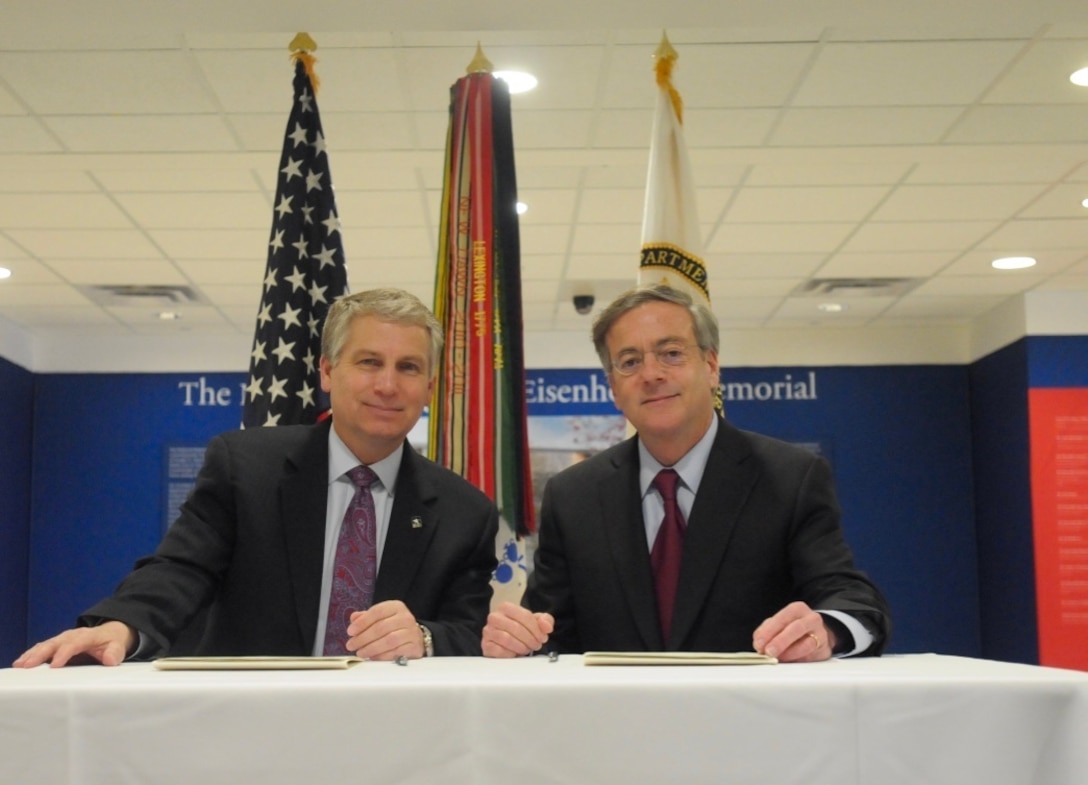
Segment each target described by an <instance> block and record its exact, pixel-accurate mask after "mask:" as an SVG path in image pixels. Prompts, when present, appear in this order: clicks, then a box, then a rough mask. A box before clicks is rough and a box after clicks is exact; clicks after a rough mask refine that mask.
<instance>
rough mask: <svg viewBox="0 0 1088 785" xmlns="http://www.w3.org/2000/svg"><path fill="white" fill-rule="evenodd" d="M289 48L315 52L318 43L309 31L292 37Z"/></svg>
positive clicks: (295, 50) (297, 50)
mask: <svg viewBox="0 0 1088 785" xmlns="http://www.w3.org/2000/svg"><path fill="white" fill-rule="evenodd" d="M287 48H288V49H289V50H291V51H292V52H313V51H316V50H317V44H316V43H314V39H312V38H310V34H309V33H299V34H298V35H296V36H295V37H294V38H292V39H291V45H290V46H288V47H287Z"/></svg>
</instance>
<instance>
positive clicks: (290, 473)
mask: <svg viewBox="0 0 1088 785" xmlns="http://www.w3.org/2000/svg"><path fill="white" fill-rule="evenodd" d="M329 427H330V425H329V424H328V423H326V424H325V425H323V426H318V427H315V428H312V429H310V430H309V432H308V434H307V435H306V437H305V438H304V439H303V440H302V441H301V442H300V443H299V444H298V445H297V446H296V448H295V449H294V450H292V451H291V452H289V453H288V455H287V456H286V458H285V461H284V463H285V468H284V478H283V481H282V482H281V483H280V488H279V494H280V510H281V522H282V526H283V533H284V539H285V547H286V551H287V564H288V570H289V576H290V580H291V585H292V594H293V595H294V598H295V614H296V616H297V618H298V623H299V629H300V631H301V633H302V640H303V643H304V648H303V650H304V651H311V650H312V649H313V645H314V635H315V633H316V631H317V610H318V605H319V604H320V602H321V570H322V566H323V565H324V560H325V514H326V507H327V505H328V492H329Z"/></svg>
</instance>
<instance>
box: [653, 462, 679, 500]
mask: <svg viewBox="0 0 1088 785" xmlns="http://www.w3.org/2000/svg"><path fill="white" fill-rule="evenodd" d="M679 484H680V475H679V474H677V473H676V471H675V470H673V469H662V470H661V471H659V472H658V473H657V476H656V477H654V487H655V488H657V492H658V493H660V494H661V498H662V499H663V500H664V501H665V502H666V503H667V502H672V501H676V487H677V486H678V485H679Z"/></svg>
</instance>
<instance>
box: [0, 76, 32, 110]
mask: <svg viewBox="0 0 1088 785" xmlns="http://www.w3.org/2000/svg"><path fill="white" fill-rule="evenodd" d="M26 113H27V112H26V109H25V108H24V107H23V105H22V104H21V103H19V101H18V100H16V98H15V96H14V95H12V94H11V92H10V91H9V90H8V89H7V88H5V87H4V85H2V84H0V115H25V114H26Z"/></svg>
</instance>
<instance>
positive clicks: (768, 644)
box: [752, 602, 836, 662]
mask: <svg viewBox="0 0 1088 785" xmlns="http://www.w3.org/2000/svg"><path fill="white" fill-rule="evenodd" d="M835 642H836V641H835V634H834V633H833V632H832V631H831V630H830V629H829V628H828V627H827V625H825V624H824V617H823V616H821V615H820V614H819V613H817V612H816V611H814V610H812V608H810V607H808V605H806V604H805V603H803V602H791V603H790V604H789V605H787V606H786V607H785V608H783V609H782V610H780V611H779V612H778V613H776V614H775V615H774V616H772V617H771V618H769V619H767V620H766V621H764V622H763V623H762V624H760V625H759V627H758V628H756V631H755V632H754V633H753V634H752V646H753V648H755V650H756V651H757V652H759V653H760V654H766V655H768V656H770V657H776V658H777V659H778V661H779V662H819V661H820V660H826V659H828V658H830V657H831V653H832V652H833V651H834V650H835Z"/></svg>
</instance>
